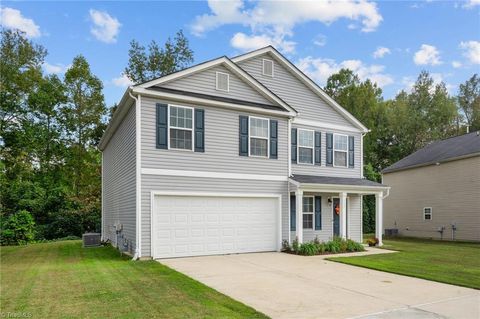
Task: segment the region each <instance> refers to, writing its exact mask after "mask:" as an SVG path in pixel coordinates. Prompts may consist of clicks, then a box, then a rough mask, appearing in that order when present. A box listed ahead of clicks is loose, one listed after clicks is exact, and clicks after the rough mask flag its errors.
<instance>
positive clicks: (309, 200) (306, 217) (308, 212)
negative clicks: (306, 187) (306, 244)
mask: <svg viewBox="0 0 480 319" xmlns="http://www.w3.org/2000/svg"><path fill="white" fill-rule="evenodd" d="M302 204H303V229H313V212H314V211H315V210H314V207H313V196H304V197H303V203H302Z"/></svg>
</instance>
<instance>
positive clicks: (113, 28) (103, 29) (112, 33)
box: [90, 9, 122, 43]
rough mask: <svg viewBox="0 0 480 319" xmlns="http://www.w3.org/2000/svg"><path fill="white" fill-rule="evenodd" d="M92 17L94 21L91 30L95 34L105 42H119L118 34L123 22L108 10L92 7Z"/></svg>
mask: <svg viewBox="0 0 480 319" xmlns="http://www.w3.org/2000/svg"><path fill="white" fill-rule="evenodd" d="M90 19H91V20H92V22H93V25H92V27H91V28H90V32H91V33H92V34H93V36H94V37H95V38H96V39H97V40H99V41H102V42H105V43H115V42H117V36H118V33H119V32H120V27H121V26H122V24H121V23H120V22H119V21H118V20H117V18H114V17H112V16H110V15H109V14H108V13H107V12H104V11H98V10H94V9H90Z"/></svg>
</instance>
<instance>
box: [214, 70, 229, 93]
mask: <svg viewBox="0 0 480 319" xmlns="http://www.w3.org/2000/svg"><path fill="white" fill-rule="evenodd" d="M229 81H230V75H229V74H228V73H222V72H217V87H216V89H217V90H218V91H225V92H228V91H229V89H230V85H229Z"/></svg>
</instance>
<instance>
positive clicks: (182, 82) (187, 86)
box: [160, 66, 272, 104]
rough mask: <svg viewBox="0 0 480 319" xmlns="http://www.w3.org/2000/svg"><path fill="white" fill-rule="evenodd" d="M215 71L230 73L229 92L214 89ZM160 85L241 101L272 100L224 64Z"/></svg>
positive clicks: (267, 102)
mask: <svg viewBox="0 0 480 319" xmlns="http://www.w3.org/2000/svg"><path fill="white" fill-rule="evenodd" d="M216 72H223V73H228V74H229V75H230V90H229V92H225V91H220V90H217V89H216ZM160 86H161V87H165V88H169V89H176V90H183V91H189V92H195V93H202V94H209V95H215V96H221V97H227V98H232V99H239V100H243V101H250V102H257V103H263V104H272V102H270V101H269V100H267V99H266V98H265V97H264V96H262V95H261V94H260V93H258V92H257V91H256V90H255V89H253V88H252V87H251V86H249V85H248V84H246V83H245V82H244V80H241V79H240V78H239V77H237V76H236V75H234V74H233V73H232V72H230V71H229V70H227V69H226V68H225V67H224V66H216V67H212V68H210V69H207V70H205V71H201V72H198V73H195V74H192V75H189V76H185V77H183V78H180V79H178V80H173V81H170V82H167V83H165V84H160Z"/></svg>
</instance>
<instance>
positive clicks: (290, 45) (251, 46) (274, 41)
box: [230, 32, 295, 53]
mask: <svg viewBox="0 0 480 319" xmlns="http://www.w3.org/2000/svg"><path fill="white" fill-rule="evenodd" d="M230 44H231V45H232V47H234V48H236V49H239V50H242V51H252V50H255V49H258V48H262V47H266V46H268V45H273V46H274V47H276V48H278V49H279V50H280V51H282V52H285V53H292V52H294V51H295V42H293V41H287V40H285V37H284V36H277V35H271V36H270V35H267V34H262V35H250V36H249V35H246V34H245V33H242V32H238V33H235V35H234V36H233V37H232V39H231V40H230Z"/></svg>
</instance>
